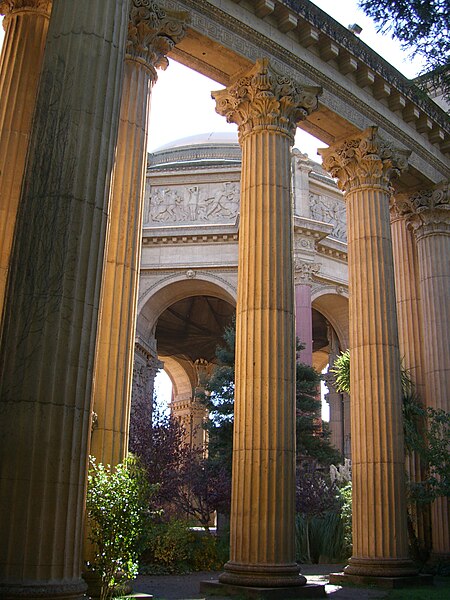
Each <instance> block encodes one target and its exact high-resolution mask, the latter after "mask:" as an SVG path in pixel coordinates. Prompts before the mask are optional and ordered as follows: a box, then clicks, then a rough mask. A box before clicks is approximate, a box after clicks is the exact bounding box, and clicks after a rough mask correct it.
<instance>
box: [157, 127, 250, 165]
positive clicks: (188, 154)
mask: <svg viewBox="0 0 450 600" xmlns="http://www.w3.org/2000/svg"><path fill="white" fill-rule="evenodd" d="M240 162H241V148H240V146H239V143H238V138H237V133H234V132H220V133H215V132H214V133H199V134H197V135H192V136H189V137H185V138H181V139H179V140H174V141H173V142H169V143H168V144H164V145H163V146H160V147H159V148H157V149H156V150H155V151H154V152H151V153H150V154H149V155H148V169H149V170H158V171H159V170H160V169H167V168H191V167H195V168H198V167H201V166H206V165H211V166H212V165H216V166H217V165H218V164H222V165H233V164H234V165H236V164H240Z"/></svg>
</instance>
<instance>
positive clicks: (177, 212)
mask: <svg viewBox="0 0 450 600" xmlns="http://www.w3.org/2000/svg"><path fill="white" fill-rule="evenodd" d="M238 209H239V184H238V183H235V182H230V181H226V182H223V183H220V184H205V185H192V186H187V187H182V186H173V187H166V188H164V187H154V188H153V189H152V190H151V192H150V194H149V196H148V197H147V201H146V207H145V213H144V223H170V222H172V223H192V222H198V221H230V220H234V218H235V217H236V214H237V212H238Z"/></svg>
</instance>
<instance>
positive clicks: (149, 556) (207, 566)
mask: <svg viewBox="0 0 450 600" xmlns="http://www.w3.org/2000/svg"><path fill="white" fill-rule="evenodd" d="M225 546H226V544H224V540H223V539H222V538H218V537H216V536H213V535H210V534H208V533H206V532H205V531H196V530H192V529H191V527H190V524H189V523H188V522H186V521H183V520H181V519H172V520H170V521H169V522H167V523H164V522H160V523H158V524H157V525H156V526H155V527H154V528H153V529H152V535H151V536H150V537H149V539H148V540H147V547H146V550H145V552H144V553H143V557H142V558H143V561H144V562H145V564H144V566H143V568H141V569H140V572H141V574H158V575H162V574H173V573H188V572H191V571H211V570H216V569H220V568H221V567H222V565H223V564H224V562H226V560H228V553H229V549H228V547H225Z"/></svg>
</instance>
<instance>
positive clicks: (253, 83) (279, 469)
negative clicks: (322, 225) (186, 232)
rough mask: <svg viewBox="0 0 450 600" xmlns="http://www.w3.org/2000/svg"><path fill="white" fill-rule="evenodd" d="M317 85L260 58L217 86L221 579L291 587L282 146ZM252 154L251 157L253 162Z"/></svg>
mask: <svg viewBox="0 0 450 600" xmlns="http://www.w3.org/2000/svg"><path fill="white" fill-rule="evenodd" d="M318 92H319V89H318V88H302V87H301V86H299V85H296V84H295V83H293V82H292V81H287V80H286V79H282V78H280V77H279V76H278V75H277V74H276V72H274V71H273V70H272V68H271V67H270V66H269V65H268V63H267V61H266V60H259V61H257V63H256V65H255V66H254V67H253V68H252V69H251V70H250V71H249V72H247V73H246V74H245V75H243V76H242V77H241V78H239V80H237V81H236V82H234V83H233V84H231V85H230V86H229V87H228V88H226V89H225V90H223V91H220V92H214V93H213V97H214V99H215V100H216V110H217V112H218V113H219V114H222V115H223V116H226V117H227V119H228V121H233V122H235V123H237V125H238V127H239V138H240V143H241V146H242V175H241V211H240V219H241V220H240V239H239V262H238V299H237V308H236V376H235V382H236V390H235V421H234V423H235V425H234V446H233V490H232V504H231V539H230V561H229V562H228V563H227V564H226V565H225V571H224V573H222V575H221V576H220V577H219V580H220V581H221V582H222V583H224V584H237V585H252V586H264V587H274V586H275V587H280V586H298V585H301V584H303V583H305V579H304V578H303V577H302V576H300V575H299V574H298V566H297V564H296V562H295V553H294V512H295V506H294V489H295V394H294V391H295V384H294V367H295V329H294V285H293V269H292V249H293V245H292V244H293V242H292V237H293V231H292V229H293V228H292V204H291V195H290V184H291V177H290V168H289V162H290V161H289V147H290V145H291V144H292V140H293V135H294V132H295V123H296V120H297V119H299V118H302V117H304V116H305V115H306V114H308V113H309V112H311V111H312V110H314V108H315V107H316V106H317V94H318ZM256 157H258V160H256Z"/></svg>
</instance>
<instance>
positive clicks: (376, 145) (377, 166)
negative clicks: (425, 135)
mask: <svg viewBox="0 0 450 600" xmlns="http://www.w3.org/2000/svg"><path fill="white" fill-rule="evenodd" d="M318 152H319V154H320V155H321V156H322V158H323V167H324V169H326V170H327V171H329V173H330V174H331V176H332V177H334V178H336V179H337V180H338V186H339V188H340V189H341V190H343V191H344V193H349V192H352V191H354V190H356V189H358V188H365V187H372V188H373V187H381V188H383V189H384V190H386V191H388V192H390V191H391V181H392V180H393V179H394V178H396V177H398V176H399V175H400V173H401V171H403V170H404V169H406V167H407V166H408V163H407V158H408V156H409V154H410V152H408V151H406V150H405V151H404V150H398V149H394V148H393V147H392V146H391V145H390V144H389V143H387V142H385V141H384V140H383V139H382V138H381V137H380V136H379V134H378V127H375V126H374V127H368V128H367V129H366V130H364V131H363V132H361V133H359V134H357V135H354V136H351V137H348V138H346V139H345V140H343V141H340V142H336V143H335V144H332V145H331V146H330V147H329V148H321V149H320V150H319V151H318Z"/></svg>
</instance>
